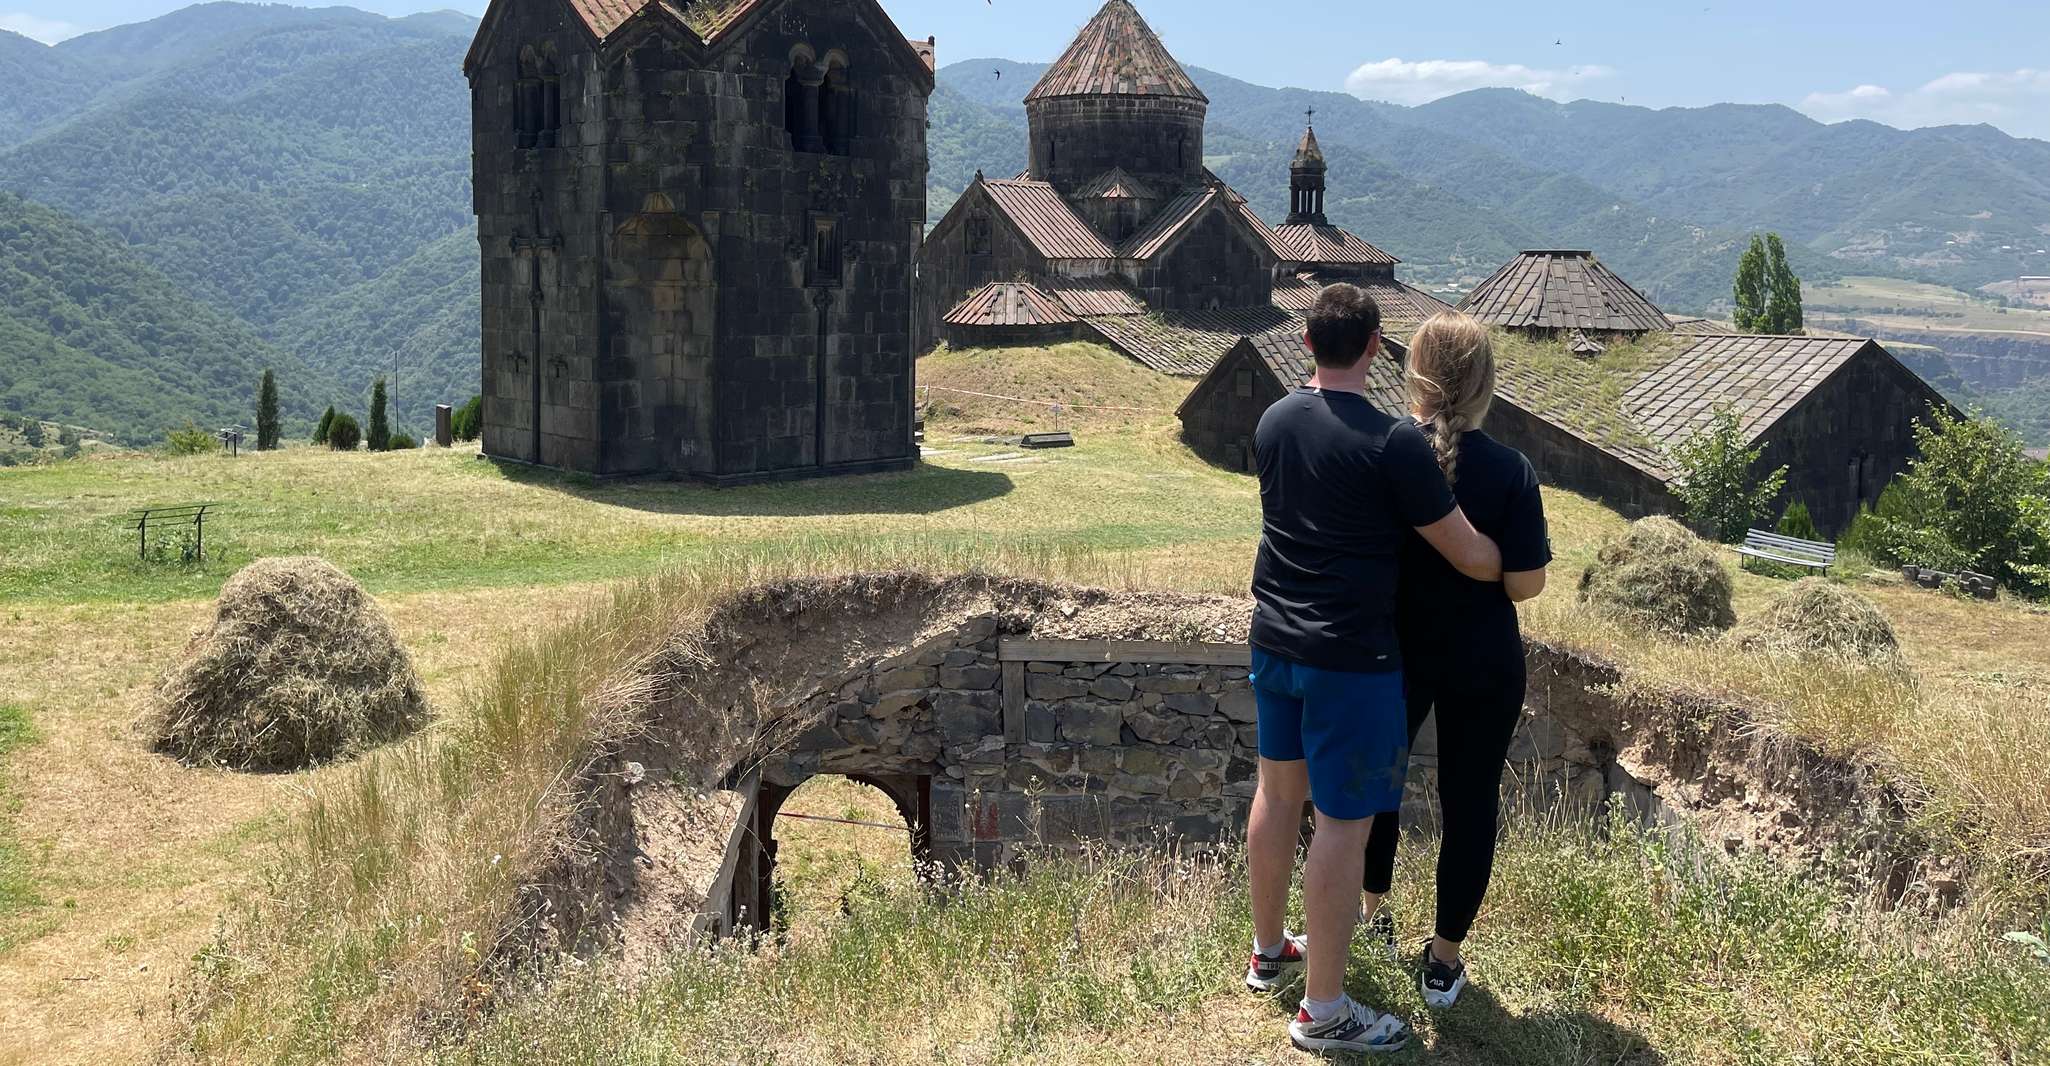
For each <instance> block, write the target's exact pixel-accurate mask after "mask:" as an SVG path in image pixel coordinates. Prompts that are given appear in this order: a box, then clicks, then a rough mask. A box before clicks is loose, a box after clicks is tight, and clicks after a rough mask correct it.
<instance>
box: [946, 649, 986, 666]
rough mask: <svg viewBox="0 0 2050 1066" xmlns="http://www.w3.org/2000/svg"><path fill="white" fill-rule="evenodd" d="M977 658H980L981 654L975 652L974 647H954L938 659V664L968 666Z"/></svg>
mask: <svg viewBox="0 0 2050 1066" xmlns="http://www.w3.org/2000/svg"><path fill="white" fill-rule="evenodd" d="M979 658H981V656H979V655H977V654H976V653H975V649H974V648H955V649H954V650H953V651H950V652H948V653H947V654H946V656H945V657H944V658H942V659H941V660H940V665H941V666H968V665H971V664H973V663H974V662H975V660H977V659H979Z"/></svg>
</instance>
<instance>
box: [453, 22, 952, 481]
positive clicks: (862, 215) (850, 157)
mask: <svg viewBox="0 0 2050 1066" xmlns="http://www.w3.org/2000/svg"><path fill="white" fill-rule="evenodd" d="M715 6H716V5H715ZM693 10H696V8H695V7H694V8H693ZM585 11H586V9H582V8H577V7H573V6H572V5H568V4H559V3H553V2H548V0H497V2H496V3H495V4H494V5H493V6H492V8H491V10H490V11H489V12H488V13H487V15H486V17H485V19H484V22H483V24H482V26H481V27H480V29H479V31H478V38H477V43H476V44H475V46H473V48H472V51H471V55H470V58H469V60H468V61H467V63H466V72H467V73H468V75H469V78H470V82H471V86H472V98H473V105H472V129H473V147H474V158H473V166H474V182H475V198H476V200H475V209H476V214H477V221H478V240H479V245H480V249H481V254H482V275H483V277H482V284H483V316H484V318H483V338H484V352H483V368H484V376H483V396H484V419H483V436H484V452H485V454H487V455H490V456H494V457H498V458H503V459H510V460H517V461H520V462H528V463H536V464H540V465H545V466H551V467H559V468H564V469H571V470H578V471H583V472H586V473H591V474H597V475H607V476H609V475H627V474H643V473H663V474H676V475H686V476H692V477H697V478H703V479H706V480H710V481H714V482H721V483H726V482H740V481H748V480H759V479H764V478H779V477H793V476H807V475H814V474H822V473H840V472H855V471H867V470H877V469H889V468H895V467H903V466H907V465H909V464H910V463H912V462H914V461H915V460H916V456H917V452H916V447H915V445H914V444H913V442H912V436H911V425H912V407H913V401H912V379H911V374H912V368H911V359H912V351H911V293H912V284H913V267H914V258H915V255H916V250H917V247H918V237H919V230H920V226H921V224H922V222H923V220H924V217H925V166H926V158H925V115H926V97H927V95H928V94H929V93H930V92H931V90H932V75H931V71H930V70H929V69H928V68H927V67H926V65H925V63H924V62H923V61H922V60H921V59H920V58H919V56H918V53H917V52H915V51H914V50H913V49H912V48H911V46H910V45H909V44H908V43H907V42H906V41H905V40H904V39H903V37H902V36H901V35H899V34H898V33H897V32H896V29H895V28H894V27H893V26H892V25H891V24H890V23H889V20H888V18H887V17H885V16H884V15H883V14H882V12H881V9H880V8H878V7H876V6H875V5H874V4H873V3H869V2H866V0H863V2H856V3H839V4H829V3H824V2H818V0H781V2H768V3H762V4H757V5H754V6H751V7H747V8H745V9H744V11H742V12H741V13H738V14H734V15H731V16H730V17H725V16H722V17H721V20H720V21H718V22H717V23H716V29H715V30H713V31H711V35H710V36H709V37H707V36H701V34H700V29H701V28H694V27H693V25H690V24H687V23H686V20H685V16H683V15H680V14H677V13H676V12H674V11H672V10H671V9H670V8H668V7H666V6H664V5H650V6H649V7H647V8H643V9H640V11H639V13H637V14H635V15H633V16H632V17H630V18H625V19H624V20H623V21H618V22H616V23H611V24H605V25H593V24H590V23H589V22H588V21H587V20H588V19H591V18H595V17H597V16H595V15H592V14H588V13H580V12H585Z"/></svg>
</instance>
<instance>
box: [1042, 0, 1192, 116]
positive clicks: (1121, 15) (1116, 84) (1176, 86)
mask: <svg viewBox="0 0 2050 1066" xmlns="http://www.w3.org/2000/svg"><path fill="white" fill-rule="evenodd" d="M1055 96H1162V97H1183V98H1187V99H1191V100H1199V101H1202V102H1204V103H1209V98H1208V97H1206V96H1204V95H1203V90H1201V89H1198V88H1196V82H1195V80H1194V79H1192V78H1190V77H1189V72H1188V71H1185V70H1183V69H1182V65H1181V64H1180V63H1178V62H1176V61H1175V57H1174V56H1172V55H1170V54H1169V53H1168V51H1167V46H1166V45H1163V44H1161V43H1160V38H1159V36H1157V35H1156V34H1155V33H1154V32H1153V28H1152V27H1151V26H1148V25H1146V20H1145V19H1143V18H1141V17H1140V16H1139V11H1138V9H1137V8H1134V7H1133V6H1132V4H1131V0H1108V2H1107V3H1105V4H1104V5H1103V10H1101V11H1098V12H1097V13H1096V17H1095V18H1092V19H1090V20H1089V24H1088V25H1087V26H1084V27H1082V32H1081V33H1078V34H1076V35H1075V41H1074V43H1073V44H1070V45H1069V46H1068V50H1067V51H1066V52H1064V53H1062V54H1061V57H1060V58H1059V59H1057V60H1055V61H1054V65H1053V66H1051V67H1049V68H1047V71H1046V74H1045V76H1044V77H1041V78H1040V79H1039V84H1038V85H1035V86H1033V87H1032V91H1031V92H1029V93H1026V94H1025V99H1026V101H1027V102H1028V103H1029V102H1031V101H1033V100H1044V99H1048V98H1050V97H1055Z"/></svg>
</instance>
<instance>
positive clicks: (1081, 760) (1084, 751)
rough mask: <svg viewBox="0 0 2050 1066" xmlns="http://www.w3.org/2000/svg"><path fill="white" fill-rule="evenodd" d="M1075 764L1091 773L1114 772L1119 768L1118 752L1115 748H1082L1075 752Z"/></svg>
mask: <svg viewBox="0 0 2050 1066" xmlns="http://www.w3.org/2000/svg"><path fill="white" fill-rule="evenodd" d="M1075 765H1077V766H1079V767H1081V768H1082V770H1083V771H1084V772H1086V773H1090V774H1108V773H1113V772H1115V771H1116V770H1117V768H1118V753H1117V749H1115V748H1080V749H1077V750H1076V752H1075Z"/></svg>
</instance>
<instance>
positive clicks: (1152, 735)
mask: <svg viewBox="0 0 2050 1066" xmlns="http://www.w3.org/2000/svg"><path fill="white" fill-rule="evenodd" d="M1125 726H1126V727H1127V728H1129V729H1130V730H1131V731H1132V734H1133V735H1134V736H1136V737H1138V738H1139V739H1140V740H1144V741H1147V742H1150V743H1153V744H1173V743H1176V742H1177V741H1180V740H1181V739H1182V735H1183V734H1184V733H1185V732H1186V731H1187V730H1188V719H1186V718H1183V717H1182V716H1181V715H1178V714H1155V713H1153V712H1151V711H1144V710H1127V711H1126V712H1125Z"/></svg>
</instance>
